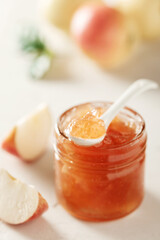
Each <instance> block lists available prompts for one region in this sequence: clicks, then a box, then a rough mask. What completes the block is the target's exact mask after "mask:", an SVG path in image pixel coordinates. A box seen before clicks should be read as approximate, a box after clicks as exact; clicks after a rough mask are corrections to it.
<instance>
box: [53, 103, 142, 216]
mask: <svg viewBox="0 0 160 240" xmlns="http://www.w3.org/2000/svg"><path fill="white" fill-rule="evenodd" d="M108 106H109V104H107V103H90V104H83V105H79V106H77V107H74V108H72V109H70V110H68V111H67V112H65V113H64V114H63V115H62V116H61V118H60V120H59V125H58V127H59V131H60V132H57V133H56V153H55V159H56V161H55V184H56V191H57V196H58V199H59V202H60V203H61V204H62V205H63V207H64V208H65V209H66V210H67V211H68V212H70V213H71V214H72V215H73V216H75V217H77V218H80V219H84V220H88V221H104V220H111V219H116V218H120V217H122V216H125V215H127V214H128V213H130V212H132V211H133V210H134V209H136V208H137V207H138V206H139V204H140V203H141V201H142V199H143V195H144V162H145V147H146V133H145V130H143V131H142V129H143V127H144V123H143V120H142V118H141V117H140V116H139V115H136V113H133V114H131V112H130V111H129V110H126V111H127V112H126V113H125V114H124V113H122V112H121V113H120V114H118V116H117V117H116V118H115V119H114V120H113V121H112V123H111V124H110V126H109V128H108V130H107V133H106V136H105V138H104V140H103V141H102V142H101V143H99V144H97V145H95V146H91V147H84V146H78V145H76V144H74V143H73V142H72V141H70V140H68V139H67V138H66V137H65V131H66V130H67V129H68V126H69V125H70V123H71V122H72V121H76V120H77V119H79V118H83V117H84V116H86V115H88V114H89V115H90V114H91V115H92V116H94V117H99V116H100V115H101V114H103V112H104V111H106V109H107V108H108ZM142 132H143V134H142ZM87 134H88V133H87ZM85 136H86V135H85ZM87 136H88V135H87Z"/></svg>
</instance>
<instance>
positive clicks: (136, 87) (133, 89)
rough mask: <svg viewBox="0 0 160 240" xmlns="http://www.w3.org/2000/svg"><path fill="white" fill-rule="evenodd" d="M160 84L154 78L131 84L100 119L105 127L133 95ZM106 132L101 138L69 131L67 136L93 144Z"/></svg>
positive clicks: (81, 144) (77, 141) (82, 142)
mask: <svg viewBox="0 0 160 240" xmlns="http://www.w3.org/2000/svg"><path fill="white" fill-rule="evenodd" d="M157 88H158V84H157V83H156V82H154V81H152V80H148V79H139V80H137V81H135V82H134V83H133V84H131V85H130V86H129V88H128V89H127V90H126V91H125V92H124V93H123V94H122V95H121V96H120V97H119V98H118V100H117V101H116V102H115V103H114V104H112V105H111V107H110V108H109V109H108V110H107V111H106V112H105V113H103V115H102V116H100V119H101V120H103V121H104V123H105V129H106V131H107V129H108V127H109V125H110V123H111V122H112V120H113V119H114V118H115V117H116V115H117V114H118V113H119V111H120V110H121V109H122V108H123V107H124V106H125V105H126V103H127V102H128V101H129V100H130V99H131V98H133V97H135V96H137V95H139V94H141V93H143V92H145V91H147V90H150V89H157ZM105 136H106V133H105V134H104V135H102V136H101V137H99V138H94V139H86V138H80V137H75V136H72V135H71V134H70V133H69V132H68V133H67V137H68V138H69V139H70V140H71V141H73V142H74V143H75V144H77V145H80V146H92V145H95V144H98V143H100V142H102V141H103V139H104V138H105Z"/></svg>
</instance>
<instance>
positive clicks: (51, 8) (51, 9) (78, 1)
mask: <svg viewBox="0 0 160 240" xmlns="http://www.w3.org/2000/svg"><path fill="white" fill-rule="evenodd" d="M86 2H102V0H41V1H40V5H39V11H40V14H41V15H42V16H43V17H45V18H46V20H48V21H49V22H50V23H51V24H53V25H54V26H56V27H58V28H60V29H62V30H65V31H68V30H69V26H70V21H71V18H72V15H73V13H74V12H75V10H76V9H77V8H78V7H80V6H81V5H82V4H84V3H86Z"/></svg>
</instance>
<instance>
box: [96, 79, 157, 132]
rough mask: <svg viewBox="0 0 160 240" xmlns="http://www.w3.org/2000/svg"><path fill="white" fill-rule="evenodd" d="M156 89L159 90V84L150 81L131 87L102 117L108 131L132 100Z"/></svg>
mask: <svg viewBox="0 0 160 240" xmlns="http://www.w3.org/2000/svg"><path fill="white" fill-rule="evenodd" d="M156 88H158V84H157V83H156V82H154V81H151V80H148V79H139V80H137V81H135V82H134V83H133V84H132V85H130V87H129V88H128V89H127V90H126V91H125V92H124V93H123V94H122V96H120V98H118V100H117V101H116V102H115V103H114V104H113V105H111V107H110V108H109V109H108V110H107V111H106V112H105V113H104V114H103V115H102V116H101V117H100V118H101V119H102V120H103V121H104V122H105V127H106V129H107V128H108V126H109V124H110V123H111V121H112V120H113V119H114V118H115V116H116V115H117V114H118V112H119V111H120V110H121V109H122V108H123V107H124V106H125V105H126V103H127V102H128V101H129V100H130V99H131V98H133V97H135V96H137V95H139V94H140V93H142V92H145V91H147V90H149V89H156Z"/></svg>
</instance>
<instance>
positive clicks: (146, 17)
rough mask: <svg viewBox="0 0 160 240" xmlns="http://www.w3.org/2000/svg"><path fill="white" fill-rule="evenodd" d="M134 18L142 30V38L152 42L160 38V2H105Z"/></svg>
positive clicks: (128, 0)
mask: <svg viewBox="0 0 160 240" xmlns="http://www.w3.org/2000/svg"><path fill="white" fill-rule="evenodd" d="M104 1H105V2H106V4H109V5H111V6H113V7H116V8H117V9H119V10H120V11H122V12H124V13H125V14H127V15H129V16H131V17H133V19H134V20H135V21H136V23H137V26H138V27H139V28H140V33H141V35H142V38H143V39H145V40H150V39H151V40H152V39H156V38H158V37H160V0H104Z"/></svg>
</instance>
